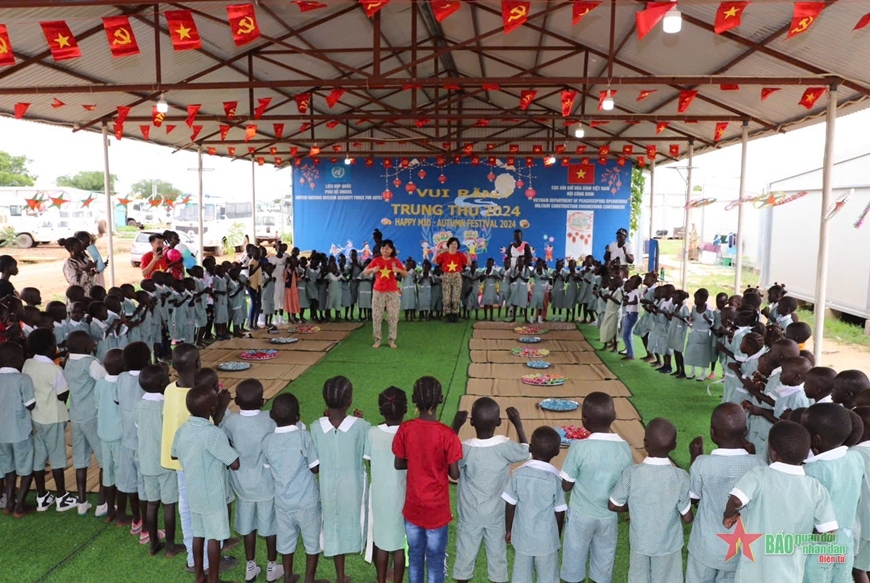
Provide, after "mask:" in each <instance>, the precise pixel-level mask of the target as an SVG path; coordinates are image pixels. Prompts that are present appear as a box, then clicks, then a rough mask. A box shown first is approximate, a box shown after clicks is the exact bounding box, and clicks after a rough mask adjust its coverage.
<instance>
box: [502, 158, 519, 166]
mask: <svg viewBox="0 0 870 583" xmlns="http://www.w3.org/2000/svg"><path fill="white" fill-rule="evenodd" d="M505 162H506V163H507V165H508V166H516V165H517V159H516V158H514V157H513V156H508V157H507V160H506V161H505Z"/></svg>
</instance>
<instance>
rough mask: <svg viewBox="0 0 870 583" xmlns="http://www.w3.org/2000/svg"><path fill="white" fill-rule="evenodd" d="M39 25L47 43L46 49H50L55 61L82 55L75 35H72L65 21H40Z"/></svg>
mask: <svg viewBox="0 0 870 583" xmlns="http://www.w3.org/2000/svg"><path fill="white" fill-rule="evenodd" d="M39 25H40V26H41V27H42V34H44V35H45V40H46V42H47V43H48V50H50V51H51V56H52V58H54V60H55V61H65V60H67V59H76V58H78V57H81V56H82V51H81V49H80V48H79V44H78V43H77V42H76V37H74V36H73V33H72V31H71V30H70V29H69V26H67V23H66V21H64V20H52V21H51V22H40V23H39Z"/></svg>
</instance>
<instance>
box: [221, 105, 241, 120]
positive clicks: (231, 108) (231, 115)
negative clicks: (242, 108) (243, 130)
mask: <svg viewBox="0 0 870 583" xmlns="http://www.w3.org/2000/svg"><path fill="white" fill-rule="evenodd" d="M238 106H239V102H238V101H224V113H225V114H226V116H227V119H236V108H237V107H238Z"/></svg>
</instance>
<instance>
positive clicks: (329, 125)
mask: <svg viewBox="0 0 870 583" xmlns="http://www.w3.org/2000/svg"><path fill="white" fill-rule="evenodd" d="M339 123H340V122H339V121H338V120H335V119H331V120H329V121H328V122H326V129H328V130H331V129H334V128H336V127H338V124H339Z"/></svg>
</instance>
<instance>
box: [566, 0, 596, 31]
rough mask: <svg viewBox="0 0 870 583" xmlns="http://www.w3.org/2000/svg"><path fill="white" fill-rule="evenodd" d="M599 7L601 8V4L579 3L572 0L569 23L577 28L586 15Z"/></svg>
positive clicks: (577, 0) (578, 0)
mask: <svg viewBox="0 0 870 583" xmlns="http://www.w3.org/2000/svg"><path fill="white" fill-rule="evenodd" d="M599 6H601V2H581V1H580V0H574V4H573V7H572V10H571V13H572V17H571V23H572V24H573V25H574V26H577V25H578V24H580V22H581V21H582V20H583V19H584V18H586V15H587V14H589V13H590V12H592V11H593V10H595V9H596V8H598V7H599Z"/></svg>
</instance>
